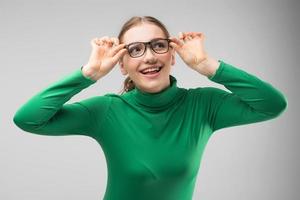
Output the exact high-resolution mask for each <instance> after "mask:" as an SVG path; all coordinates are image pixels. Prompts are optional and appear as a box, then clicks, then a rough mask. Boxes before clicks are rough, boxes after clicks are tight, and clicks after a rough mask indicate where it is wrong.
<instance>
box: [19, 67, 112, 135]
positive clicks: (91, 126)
mask: <svg viewBox="0 0 300 200" xmlns="http://www.w3.org/2000/svg"><path fill="white" fill-rule="evenodd" d="M95 82H96V81H94V80H91V79H89V78H87V77H84V76H83V74H82V71H81V69H78V70H76V71H74V72H73V73H72V74H70V75H68V76H67V77H64V78H63V79H61V80H59V81H57V82H55V83H54V84H52V85H50V86H49V87H47V88H46V89H44V90H42V91H41V92H39V93H37V94H36V95H34V96H33V97H32V98H31V99H29V100H28V102H26V103H25V104H24V105H23V106H21V107H20V108H19V109H18V111H17V112H16V113H15V115H14V118H13V121H14V123H15V124H16V125H17V126H18V127H19V128H21V129H22V130H24V131H27V132H31V133H37V134H43V135H70V134H82V135H92V134H93V131H95V129H96V127H97V123H96V118H95V114H94V112H93V110H92V109H91V108H90V107H91V106H90V105H92V104H93V103H94V101H95V98H90V99H86V100H83V101H80V102H75V103H72V104H65V103H66V102H67V101H68V100H70V99H71V98H72V97H73V96H74V95H75V94H77V93H79V92H80V91H81V90H83V89H85V88H87V87H88V86H90V85H91V84H93V83H95ZM98 98H99V97H98ZM100 99H103V98H100ZM103 100H104V99H103ZM100 103H101V102H100ZM104 103H105V102H104ZM105 106H106V105H103V112H104V110H105ZM100 112H101V110H100Z"/></svg>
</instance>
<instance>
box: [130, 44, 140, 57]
mask: <svg viewBox="0 0 300 200" xmlns="http://www.w3.org/2000/svg"><path fill="white" fill-rule="evenodd" d="M143 49H144V48H143V44H140V43H137V44H131V45H129V47H128V52H129V53H130V54H133V55H135V54H139V53H141V52H142V51H143Z"/></svg>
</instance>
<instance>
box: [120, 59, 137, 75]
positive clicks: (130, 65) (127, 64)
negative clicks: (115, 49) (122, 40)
mask: <svg viewBox="0 0 300 200" xmlns="http://www.w3.org/2000/svg"><path fill="white" fill-rule="evenodd" d="M123 64H124V68H125V69H126V70H127V71H128V72H129V73H130V72H133V71H136V69H137V67H138V66H139V64H140V61H139V60H138V59H133V58H131V57H129V56H128V55H126V57H124V59H123Z"/></svg>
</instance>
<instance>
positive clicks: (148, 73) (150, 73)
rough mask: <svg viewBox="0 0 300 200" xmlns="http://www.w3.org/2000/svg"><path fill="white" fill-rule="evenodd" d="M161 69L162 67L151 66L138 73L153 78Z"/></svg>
mask: <svg viewBox="0 0 300 200" xmlns="http://www.w3.org/2000/svg"><path fill="white" fill-rule="evenodd" d="M162 68H163V66H152V67H148V68H145V69H143V70H140V71H139V72H140V73H142V74H143V75H146V76H155V75H158V74H159V72H160V70H161V69H162Z"/></svg>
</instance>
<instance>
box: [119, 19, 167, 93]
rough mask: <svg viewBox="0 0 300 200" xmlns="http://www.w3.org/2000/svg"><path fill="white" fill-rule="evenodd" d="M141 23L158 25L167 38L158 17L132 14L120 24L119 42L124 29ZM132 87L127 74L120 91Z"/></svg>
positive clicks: (124, 31) (164, 28) (131, 88)
mask: <svg viewBox="0 0 300 200" xmlns="http://www.w3.org/2000/svg"><path fill="white" fill-rule="evenodd" d="M143 23H152V24H154V25H156V26H158V27H159V28H161V30H162V31H163V32H164V34H165V35H166V37H167V38H169V37H170V34H169V31H168V30H167V28H166V26H165V25H164V24H163V23H162V22H161V21H159V20H158V19H156V18H154V17H151V16H143V17H138V16H134V17H132V18H130V19H129V20H128V21H127V22H125V23H124V25H123V26H122V28H121V31H120V33H119V35H118V39H119V41H120V43H121V42H122V39H123V36H124V34H125V33H126V31H128V30H129V29H131V28H132V27H134V26H137V25H140V24H143ZM134 88H135V84H134V82H133V81H132V80H131V79H130V77H129V76H127V77H126V79H125V80H124V85H123V89H122V90H121V92H120V93H121V94H123V93H125V92H129V91H130V90H133V89H134Z"/></svg>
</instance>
